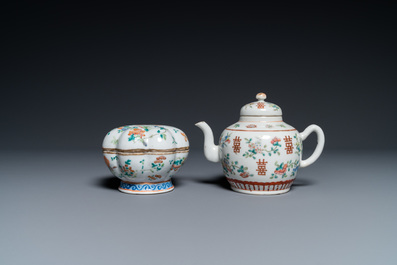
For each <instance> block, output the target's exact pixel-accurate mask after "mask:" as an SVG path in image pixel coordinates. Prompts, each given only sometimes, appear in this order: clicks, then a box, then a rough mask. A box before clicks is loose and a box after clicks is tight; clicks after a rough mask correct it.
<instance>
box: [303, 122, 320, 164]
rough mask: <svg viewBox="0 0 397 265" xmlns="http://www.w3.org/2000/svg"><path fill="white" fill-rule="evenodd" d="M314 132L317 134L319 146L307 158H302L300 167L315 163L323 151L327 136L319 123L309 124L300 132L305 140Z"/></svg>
mask: <svg viewBox="0 0 397 265" xmlns="http://www.w3.org/2000/svg"><path fill="white" fill-rule="evenodd" d="M312 132H315V133H316V134H317V146H316V149H315V150H314V152H313V154H312V155H311V156H310V157H309V158H308V159H305V160H301V163H300V167H307V166H310V165H311V164H313V163H314V162H315V161H316V160H317V159H318V157H319V156H320V155H321V153H322V152H323V148H324V143H325V136H324V132H323V130H322V129H321V128H320V127H319V126H317V125H314V124H312V125H310V126H308V127H307V128H306V129H305V130H304V131H303V132H301V133H300V136H301V138H302V141H304V140H305V139H306V138H307V137H308V136H309V135H310V134H311V133H312Z"/></svg>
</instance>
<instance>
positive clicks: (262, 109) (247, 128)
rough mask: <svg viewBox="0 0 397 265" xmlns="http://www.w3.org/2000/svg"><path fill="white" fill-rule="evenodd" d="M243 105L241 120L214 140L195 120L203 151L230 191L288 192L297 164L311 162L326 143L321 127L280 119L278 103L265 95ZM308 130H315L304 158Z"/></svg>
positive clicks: (300, 165) (259, 95)
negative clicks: (314, 141)
mask: <svg viewBox="0 0 397 265" xmlns="http://www.w3.org/2000/svg"><path fill="white" fill-rule="evenodd" d="M256 99H257V100H258V101H256V102H252V103H249V104H247V105H245V106H243V107H242V108H241V111H240V120H239V121H238V122H236V123H234V124H232V125H230V126H229V127H227V128H226V129H225V130H224V131H223V132H222V134H221V137H220V140H219V145H215V144H214V139H213V133H212V130H211V128H210V127H209V126H208V124H207V123H205V122H203V121H202V122H199V123H196V126H198V127H199V128H200V129H201V130H202V131H203V132H204V155H205V157H206V158H207V159H208V160H209V161H211V162H219V161H220V162H221V163H222V167H223V173H224V174H225V176H226V178H227V180H228V182H229V183H230V186H231V188H232V189H233V190H235V191H238V192H242V193H248V194H258V195H261V194H269V195H270V194H281V193H285V192H288V191H289V190H290V187H291V185H292V183H293V181H294V180H295V178H296V174H297V171H298V169H299V167H307V166H309V165H311V164H312V163H314V162H315V161H316V160H317V159H318V157H319V156H320V155H321V152H322V151H323V148H324V143H325V137H324V132H323V130H322V129H321V128H320V127H319V126H317V125H310V126H309V127H307V128H306V129H305V130H304V131H303V132H301V133H299V132H298V131H297V130H296V129H295V128H293V127H292V126H290V125H288V124H286V123H285V122H284V121H283V119H282V111H281V108H280V107H279V106H277V105H275V104H273V103H270V102H266V101H265V99H266V94H265V93H259V94H257V95H256ZM312 132H315V133H316V134H317V146H316V148H315V150H314V152H313V154H312V155H311V156H310V157H309V158H308V159H306V160H302V141H303V140H305V139H306V138H307V137H308V136H309V135H310V134H311V133H312Z"/></svg>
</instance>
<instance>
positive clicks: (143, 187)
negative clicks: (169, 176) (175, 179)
mask: <svg viewBox="0 0 397 265" xmlns="http://www.w3.org/2000/svg"><path fill="white" fill-rule="evenodd" d="M172 187H173V185H172V182H171V180H170V181H167V182H163V183H153V184H147V183H144V184H139V183H134V184H133V183H126V182H124V181H121V182H120V189H123V190H130V191H162V190H167V189H170V188H172Z"/></svg>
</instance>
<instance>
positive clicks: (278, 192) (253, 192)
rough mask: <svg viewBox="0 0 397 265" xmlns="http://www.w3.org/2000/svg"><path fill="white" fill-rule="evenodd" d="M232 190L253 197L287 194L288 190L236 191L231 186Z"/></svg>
mask: <svg viewBox="0 0 397 265" xmlns="http://www.w3.org/2000/svg"><path fill="white" fill-rule="evenodd" d="M231 188H232V190H234V191H237V192H241V193H245V194H253V195H277V194H283V193H286V192H289V190H290V188H288V189H285V190H274V191H259V190H242V189H237V188H235V187H233V186H231Z"/></svg>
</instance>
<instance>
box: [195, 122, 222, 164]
mask: <svg viewBox="0 0 397 265" xmlns="http://www.w3.org/2000/svg"><path fill="white" fill-rule="evenodd" d="M195 125H196V126H197V127H199V128H200V129H201V130H202V131H203V133H204V155H205V157H206V158H207V159H208V160H209V161H211V162H219V161H220V159H219V146H218V145H215V144H214V134H213V133H212V130H211V128H210V126H208V124H207V123H206V122H204V121H201V122H198V123H196V124H195Z"/></svg>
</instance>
